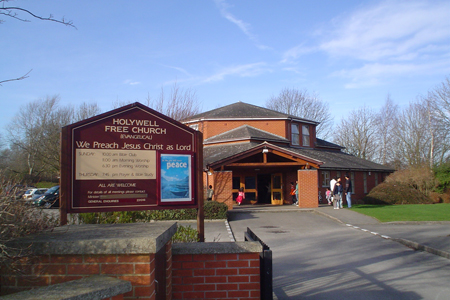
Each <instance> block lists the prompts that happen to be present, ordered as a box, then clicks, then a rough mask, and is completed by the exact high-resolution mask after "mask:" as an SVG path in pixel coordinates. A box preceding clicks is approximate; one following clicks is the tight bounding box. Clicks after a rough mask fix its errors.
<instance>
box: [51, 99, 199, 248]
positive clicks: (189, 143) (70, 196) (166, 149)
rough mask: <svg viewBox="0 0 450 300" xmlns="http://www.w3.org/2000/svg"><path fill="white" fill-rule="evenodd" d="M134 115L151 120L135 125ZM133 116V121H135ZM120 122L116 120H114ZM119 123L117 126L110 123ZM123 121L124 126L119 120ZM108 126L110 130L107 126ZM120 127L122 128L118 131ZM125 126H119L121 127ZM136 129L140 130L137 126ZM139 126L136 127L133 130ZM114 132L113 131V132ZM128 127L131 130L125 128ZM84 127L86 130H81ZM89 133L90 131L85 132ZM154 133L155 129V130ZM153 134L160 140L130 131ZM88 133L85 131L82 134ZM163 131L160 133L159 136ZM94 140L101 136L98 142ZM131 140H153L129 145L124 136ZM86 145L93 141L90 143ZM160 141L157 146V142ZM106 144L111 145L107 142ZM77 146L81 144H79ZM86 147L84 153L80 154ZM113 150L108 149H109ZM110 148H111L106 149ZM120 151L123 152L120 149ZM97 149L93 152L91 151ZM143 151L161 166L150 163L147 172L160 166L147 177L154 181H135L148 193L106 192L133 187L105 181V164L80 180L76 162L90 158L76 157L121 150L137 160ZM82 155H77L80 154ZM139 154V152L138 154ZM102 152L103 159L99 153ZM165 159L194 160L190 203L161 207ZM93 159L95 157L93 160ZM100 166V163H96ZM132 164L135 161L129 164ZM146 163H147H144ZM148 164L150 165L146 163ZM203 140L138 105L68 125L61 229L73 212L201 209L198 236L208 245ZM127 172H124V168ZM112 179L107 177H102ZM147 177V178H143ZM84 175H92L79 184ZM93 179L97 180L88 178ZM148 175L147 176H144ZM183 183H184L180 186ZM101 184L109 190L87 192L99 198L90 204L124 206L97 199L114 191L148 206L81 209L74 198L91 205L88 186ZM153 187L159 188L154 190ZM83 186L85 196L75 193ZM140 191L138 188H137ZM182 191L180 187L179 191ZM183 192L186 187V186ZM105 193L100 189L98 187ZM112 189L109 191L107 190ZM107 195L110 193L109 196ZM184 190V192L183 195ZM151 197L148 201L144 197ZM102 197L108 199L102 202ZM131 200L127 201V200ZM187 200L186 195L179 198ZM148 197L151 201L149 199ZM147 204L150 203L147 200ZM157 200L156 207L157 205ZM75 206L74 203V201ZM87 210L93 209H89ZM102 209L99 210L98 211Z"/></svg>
mask: <svg viewBox="0 0 450 300" xmlns="http://www.w3.org/2000/svg"><path fill="white" fill-rule="evenodd" d="M133 115H137V116H142V115H145V116H148V117H149V119H146V120H141V119H139V120H137V121H136V120H135V119H133ZM130 116H131V117H130ZM115 117H116V119H114V118H115ZM111 120H114V121H111ZM117 120H119V121H117ZM113 122H115V123H114V126H111V124H113ZM136 122H140V123H139V124H141V125H142V126H141V127H139V126H140V125H139V126H138V125H136ZM105 124H106V125H105ZM116 125H117V126H116ZM119 125H120V126H119ZM134 125H136V126H134ZM133 126H134V127H133ZM112 127H114V128H112ZM125 127H126V128H125ZM80 128H81V129H80ZM85 128H87V129H85ZM111 128H112V129H114V131H113V132H111ZM152 128H154V130H153V129H152ZM162 128H164V129H165V130H166V131H164V130H163V129H162ZM134 129H136V131H141V132H143V131H150V130H153V131H152V132H153V133H154V134H155V135H152V134H151V133H150V134H147V135H145V133H144V134H142V135H140V134H135V133H134V132H131V130H133V131H134ZM77 130H81V131H80V132H81V133H80V132H77ZM82 130H86V131H82ZM157 130H159V132H158V131H157ZM124 131H128V132H126V133H130V134H124V133H123V132H124ZM158 133H159V134H160V135H159V136H156V134H158ZM77 135H78V136H82V135H84V136H85V137H87V138H85V140H83V141H78V140H77ZM93 136H94V138H95V139H96V140H97V139H98V140H100V142H95V143H96V146H93V145H92V144H93V143H92V140H89V139H91V138H92V137H93ZM95 136H98V138H97V137H95ZM124 136H125V137H128V136H131V138H136V136H138V137H146V138H147V139H149V138H150V139H152V140H151V141H152V142H151V143H149V142H148V140H147V141H145V140H132V139H131V140H130V139H127V138H123V137H124ZM86 140H89V141H90V142H89V143H88V142H87V141H86ZM155 140H156V142H155ZM183 140H184V143H181V145H180V144H179V143H178V141H183ZM105 141H106V142H105ZM76 142H78V143H76ZM130 145H131V146H133V147H134V148H131V149H128V148H125V149H124V147H131V146H130ZM144 145H145V147H147V148H148V147H149V146H148V145H150V146H151V147H153V148H152V149H147V150H148V151H147V150H146V149H143V148H144ZM80 147H81V149H82V150H79V149H80ZM106 147H109V148H106ZM105 148H106V149H105ZM119 149H120V150H119ZM90 150H92V151H90ZM139 150H144V152H145V151H147V152H153V151H155V152H156V153H155V154H156V156H155V157H156V162H153V163H154V166H153V165H152V164H151V165H149V164H146V167H147V168H148V167H149V166H150V168H154V167H156V174H152V173H150V172H149V173H148V176H150V175H151V176H153V177H151V178H154V177H156V178H154V179H148V180H146V179H142V178H141V177H139V179H136V180H132V181H134V182H138V184H140V185H141V186H144V187H148V186H150V188H147V189H141V190H143V192H142V193H137V194H136V193H135V192H134V191H128V190H125V191H124V190H122V191H120V190H117V189H115V190H114V187H113V188H111V187H110V188H106V186H107V185H110V186H112V185H113V184H116V183H117V182H122V185H125V184H124V183H126V184H128V185H130V184H132V183H129V181H127V180H123V179H114V178H110V179H109V178H103V177H101V175H100V174H101V172H102V171H103V172H104V171H105V168H103V166H104V165H101V164H100V163H99V164H98V166H96V167H97V168H100V169H101V170H100V172H94V171H92V172H84V173H80V174H77V175H76V172H77V169H76V168H77V167H76V162H77V161H76V160H77V159H80V160H81V159H85V158H80V157H78V158H77V157H75V153H78V152H79V153H78V154H79V155H81V154H80V153H83V152H86V153H85V154H86V155H88V154H89V155H90V156H95V155H97V156H98V155H100V154H101V153H102V151H103V152H106V153H113V155H116V154H117V153H120V151H122V152H125V154H126V153H127V152H129V154H130V155H136V154H140V153H141V152H139ZM77 151H78V152H77ZM136 151H138V152H136ZM144 152H142V153H144ZM99 153H100V154H99ZM161 155H178V156H181V157H188V156H189V157H190V160H189V161H190V166H189V168H190V174H189V176H190V177H189V179H190V184H189V186H188V187H189V189H190V193H189V195H190V198H191V199H190V200H189V201H172V202H171V201H163V202H161V190H160V187H161V181H162V178H161V176H162V175H161V173H162V171H161V170H162V169H161V165H160V162H161V161H160V157H161ZM89 159H92V158H89ZM87 161H88V163H87V164H85V165H86V166H87V167H85V168H90V167H91V165H92V163H91V162H92V160H87ZM94 161H95V163H94V165H96V163H97V158H95V159H94ZM129 161H131V160H129ZM141 161H142V159H141ZM147 161H148V160H147ZM173 165H174V166H175V165H176V163H175V162H174V163H173ZM202 165H203V135H202V133H201V132H199V131H196V130H194V129H192V128H190V127H188V126H186V125H184V124H182V123H180V122H178V121H176V120H173V119H171V118H169V117H167V116H165V115H163V114H161V113H159V112H157V111H155V110H153V109H151V108H149V107H147V106H145V105H143V104H141V103H138V102H136V103H133V104H129V105H126V106H123V107H121V108H117V109H114V110H112V111H109V112H106V113H103V114H100V115H98V116H94V117H92V118H89V119H86V120H83V121H80V122H77V123H74V124H70V125H68V126H65V127H63V128H62V130H61V177H60V223H61V224H62V225H64V224H67V214H68V213H84V212H106V211H136V210H158V209H178V208H197V209H198V227H199V237H200V240H202V239H203V240H204V231H203V228H204V227H203V222H204V221H203V220H204V213H203V166H202ZM116 166H117V167H123V166H126V164H121V165H119V164H118V163H117V164H116ZM137 166H139V165H134V167H137ZM179 166H181V167H184V166H185V165H184V164H183V163H181V164H180V165H179ZM128 167H131V168H133V165H132V164H129V165H128ZM122 170H123V168H122ZM103 174H108V173H103ZM132 174H133V176H136V175H135V174H134V173H132ZM143 174H144V173H143ZM78 175H80V176H87V177H86V178H87V179H83V180H79V179H76V177H77V176H78ZM111 175H112V174H108V176H111ZM115 175H123V176H125V175H131V173H127V171H126V170H125V171H123V172H122V173H120V172H117V173H115ZM89 176H92V177H89ZM96 176H100V179H98V180H97V179H96ZM143 176H145V175H143ZM150 182H152V184H150V185H149V183H150ZM180 182H181V181H180ZM93 184H94V185H97V184H99V185H100V186H102V185H104V187H103V189H104V191H101V190H100V191H88V192H90V193H91V194H90V195H91V196H90V197H93V198H96V199H94V200H89V201H91V202H94V201H97V202H99V203H100V202H101V201H104V202H105V201H122V200H101V199H114V198H115V197H114V196H110V195H100V196H96V195H94V193H95V192H99V193H105V194H106V193H107V192H108V191H109V192H111V191H112V192H113V193H114V192H117V193H119V192H121V193H124V192H130V193H134V194H131V195H122V198H120V199H124V200H123V201H134V200H141V201H147V204H146V205H137V204H136V202H132V203H131V202H130V203H125V204H122V205H120V206H114V205H103V203H101V204H96V205H97V206H95V205H91V206H90V207H83V206H82V205H81V206H77V205H78V204H79V203H80V202H77V201H79V199H74V197H80V198H83V201H84V203H86V201H87V200H86V197H87V196H86V195H87V194H86V191H84V190H85V186H86V185H91V186H92V185H93ZM153 186H154V187H155V188H154V189H153ZM80 187H81V190H82V191H76V189H79V188H80ZM137 188H138V189H139V187H137ZM177 188H179V187H177ZM181 188H182V189H183V188H185V187H181ZM99 189H100V188H99ZM108 189H109V190H108ZM107 190H108V191H107ZM181 191H182V190H181ZM177 192H178V194H180V189H178V190H177ZM145 195H146V196H147V197H144V196H145ZM174 195H175V196H174V197H177V196H176V194H174ZM134 196H136V197H141V198H142V199H131V200H130V199H128V198H130V197H134ZM102 197H103V198H102ZM127 197H128V198H127ZM179 197H184V196H179ZM147 198H148V199H147ZM146 199H147V200H146ZM155 199H156V202H155ZM150 200H151V201H153V202H151V201H150ZM74 201H75V202H74ZM85 206H88V205H85ZM99 206H100V207H99Z"/></svg>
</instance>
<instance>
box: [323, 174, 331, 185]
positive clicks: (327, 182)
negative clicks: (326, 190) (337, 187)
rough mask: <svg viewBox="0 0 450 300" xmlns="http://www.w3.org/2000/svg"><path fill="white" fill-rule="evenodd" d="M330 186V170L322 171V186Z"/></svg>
mask: <svg viewBox="0 0 450 300" xmlns="http://www.w3.org/2000/svg"><path fill="white" fill-rule="evenodd" d="M329 186H330V171H322V187H329Z"/></svg>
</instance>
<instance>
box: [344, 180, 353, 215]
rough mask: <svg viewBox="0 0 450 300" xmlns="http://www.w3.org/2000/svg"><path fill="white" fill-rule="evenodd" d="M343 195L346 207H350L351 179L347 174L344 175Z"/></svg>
mask: <svg viewBox="0 0 450 300" xmlns="http://www.w3.org/2000/svg"><path fill="white" fill-rule="evenodd" d="M345 196H346V200H347V206H348V208H351V207H352V181H351V180H350V177H349V175H348V174H346V175H345Z"/></svg>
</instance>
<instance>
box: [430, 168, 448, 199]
mask: <svg viewBox="0 0 450 300" xmlns="http://www.w3.org/2000/svg"><path fill="white" fill-rule="evenodd" d="M433 171H434V175H435V176H436V179H437V181H438V184H437V186H436V188H435V191H436V192H438V193H441V194H443V193H445V192H446V191H447V190H449V189H450V163H445V164H441V165H439V166H438V167H436V168H434V170H433Z"/></svg>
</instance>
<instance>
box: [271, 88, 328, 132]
mask: <svg viewBox="0 0 450 300" xmlns="http://www.w3.org/2000/svg"><path fill="white" fill-rule="evenodd" d="M266 107H267V108H269V109H272V110H276V111H279V112H282V113H285V114H288V115H292V116H297V117H300V118H304V119H308V120H312V121H316V122H320V124H319V125H318V126H317V128H316V133H317V136H318V137H320V138H327V137H328V135H329V134H330V132H331V126H332V125H333V118H332V117H331V114H330V111H329V107H328V104H327V103H325V102H323V101H322V100H320V99H319V97H318V95H317V94H316V93H312V94H310V93H308V91H307V90H298V89H294V88H292V89H289V88H284V89H283V90H281V92H280V94H279V95H278V96H272V97H270V98H269V99H268V100H267V101H266Z"/></svg>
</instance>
